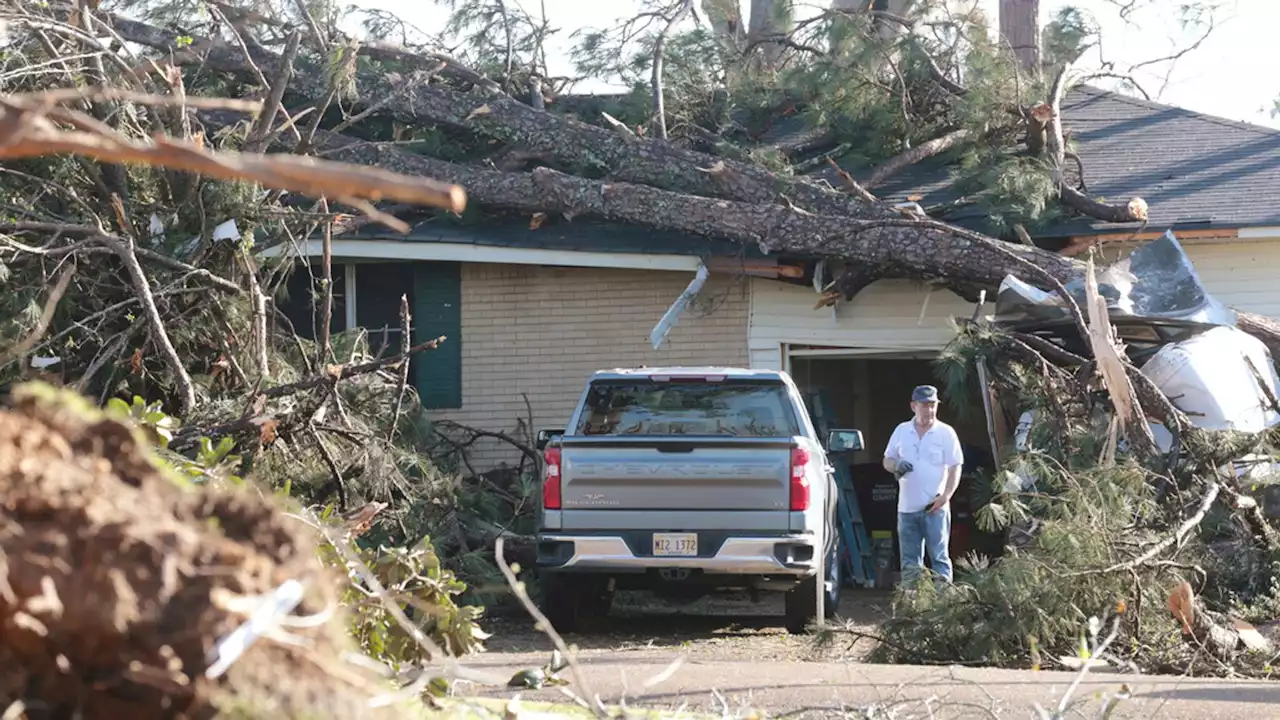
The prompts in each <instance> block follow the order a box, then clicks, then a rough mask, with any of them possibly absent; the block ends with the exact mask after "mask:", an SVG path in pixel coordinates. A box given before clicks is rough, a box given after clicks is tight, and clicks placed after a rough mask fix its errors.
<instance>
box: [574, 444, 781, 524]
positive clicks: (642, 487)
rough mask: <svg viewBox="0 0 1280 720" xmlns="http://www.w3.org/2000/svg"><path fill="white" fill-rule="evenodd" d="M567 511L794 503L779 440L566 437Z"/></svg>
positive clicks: (751, 507)
mask: <svg viewBox="0 0 1280 720" xmlns="http://www.w3.org/2000/svg"><path fill="white" fill-rule="evenodd" d="M561 452H562V460H561V502H562V503H563V505H562V507H563V508H564V509H565V510H613V509H616V510H721V511H742V510H772V511H786V510H787V509H788V507H789V502H790V486H789V482H790V472H791V443H790V442H789V441H784V440H780V439H778V438H767V439H766V438H716V439H710V440H709V439H706V438H698V439H697V440H691V439H679V438H655V437H644V438H634V439H631V438H619V437H602V438H565V441H564V444H563V445H562V446H561Z"/></svg>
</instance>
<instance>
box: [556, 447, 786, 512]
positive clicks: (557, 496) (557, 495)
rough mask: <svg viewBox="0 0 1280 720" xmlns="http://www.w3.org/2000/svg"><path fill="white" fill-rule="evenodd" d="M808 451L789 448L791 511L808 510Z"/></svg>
mask: <svg viewBox="0 0 1280 720" xmlns="http://www.w3.org/2000/svg"><path fill="white" fill-rule="evenodd" d="M808 467H809V451H808V450H806V449H805V448H802V447H796V448H791V509H792V510H808V509H809V478H808V476H807V470H808ZM557 497H558V495H557Z"/></svg>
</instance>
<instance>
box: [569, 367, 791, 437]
mask: <svg viewBox="0 0 1280 720" xmlns="http://www.w3.org/2000/svg"><path fill="white" fill-rule="evenodd" d="M576 430H577V432H576V434H578V435H713V436H722V437H791V436H793V435H798V434H800V427H799V424H798V421H797V419H796V415H795V411H794V410H793V408H792V404H791V398H790V396H789V395H788V393H787V388H786V386H785V385H783V384H782V383H780V382H761V381H759V380H749V381H735V380H725V381H722V382H707V381H683V380H682V381H671V382H656V381H636V380H624V381H601V382H597V383H593V384H592V386H591V389H590V390H589V391H588V392H587V404H586V407H585V408H584V409H583V412H582V415H581V417H580V419H579V420H578V427H577V429H576Z"/></svg>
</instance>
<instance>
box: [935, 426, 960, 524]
mask: <svg viewBox="0 0 1280 720" xmlns="http://www.w3.org/2000/svg"><path fill="white" fill-rule="evenodd" d="M963 466H964V451H963V450H961V449H960V438H959V436H957V435H956V433H955V430H952V431H951V447H949V448H947V460H946V467H947V469H946V471H945V473H944V474H943V481H944V483H943V487H942V496H941V497H939V498H938V501H937V502H936V503H935V504H934V506H933V509H935V510H937V509H939V508H941V507H942V506H943V505H945V504H947V503H949V502H951V497H952V496H953V495H955V494H956V490H958V489H959V488H960V470H961V469H962V468H963Z"/></svg>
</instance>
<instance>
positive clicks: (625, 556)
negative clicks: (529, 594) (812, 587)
mask: <svg viewBox="0 0 1280 720" xmlns="http://www.w3.org/2000/svg"><path fill="white" fill-rule="evenodd" d="M644 535H648V533H645V534H644ZM633 540H634V538H633ZM814 542H815V538H814V537H813V536H811V535H809V536H800V535H786V536H776V537H729V538H725V539H724V541H723V542H722V543H720V545H719V547H718V548H716V549H715V552H714V554H710V553H708V554H706V555H700V556H698V557H680V556H677V557H672V556H654V555H651V554H640V553H636V552H634V551H633V550H632V546H631V545H629V544H628V543H627V539H626V538H623V537H621V536H608V535H541V536H539V537H538V549H537V562H538V565H539V566H540V567H543V568H547V569H550V570H565V571H584V572H587V571H611V572H617V573H626V572H645V571H647V570H650V569H664V568H673V569H674V568H687V569H689V570H701V571H703V572H705V573H723V574H729V575H797V576H805V575H812V574H813V573H814V572H816V570H817V562H816V558H815V553H814Z"/></svg>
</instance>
